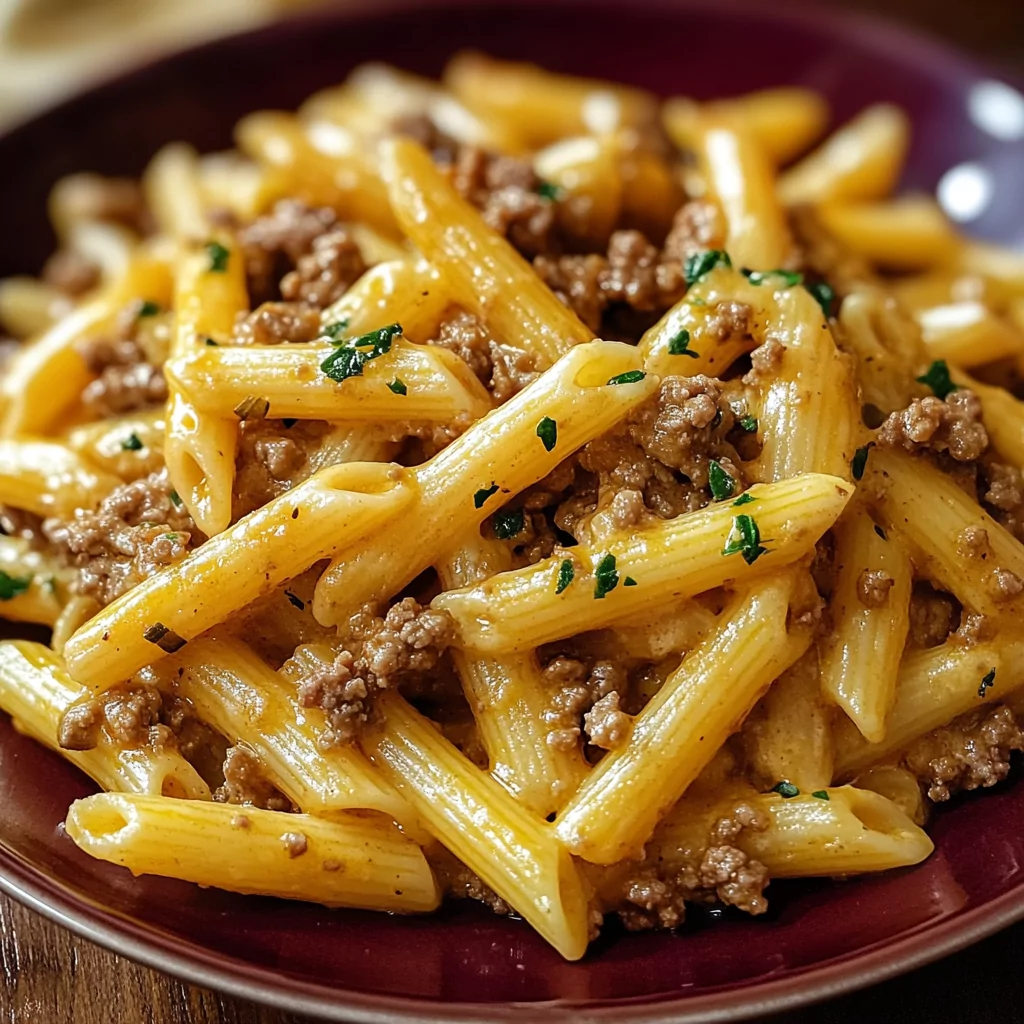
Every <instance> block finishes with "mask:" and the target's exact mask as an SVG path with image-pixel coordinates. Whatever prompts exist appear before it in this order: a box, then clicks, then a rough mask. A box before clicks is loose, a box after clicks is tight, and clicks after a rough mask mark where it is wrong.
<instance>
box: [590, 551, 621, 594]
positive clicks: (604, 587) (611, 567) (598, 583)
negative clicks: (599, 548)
mask: <svg viewBox="0 0 1024 1024" xmlns="http://www.w3.org/2000/svg"><path fill="white" fill-rule="evenodd" d="M618 585H619V574H618V573H617V572H616V571H615V556H614V555H605V556H604V558H602V559H601V561H600V562H598V563H597V571H596V572H595V573H594V597H595V598H596V599H597V600H600V599H601V598H603V597H604V596H605V595H606V594H610V593H611V592H612V591H613V590H614V589H615V588H616V587H617V586H618Z"/></svg>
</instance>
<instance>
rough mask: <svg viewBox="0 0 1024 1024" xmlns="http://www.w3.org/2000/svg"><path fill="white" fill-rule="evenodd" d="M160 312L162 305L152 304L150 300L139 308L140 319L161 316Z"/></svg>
mask: <svg viewBox="0 0 1024 1024" xmlns="http://www.w3.org/2000/svg"><path fill="white" fill-rule="evenodd" d="M160 312H161V310H160V303H158V302H151V301H150V300H149V299H146V300H145V302H143V303H142V305H141V306H139V316H140V317H143V316H159V315H160Z"/></svg>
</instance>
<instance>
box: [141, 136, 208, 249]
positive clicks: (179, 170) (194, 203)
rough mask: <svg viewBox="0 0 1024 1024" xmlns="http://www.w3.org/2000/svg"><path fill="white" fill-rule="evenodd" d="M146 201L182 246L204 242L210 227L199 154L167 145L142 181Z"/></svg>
mask: <svg viewBox="0 0 1024 1024" xmlns="http://www.w3.org/2000/svg"><path fill="white" fill-rule="evenodd" d="M143 188H144V189H145V192H146V201H147V203H148V205H149V208H150V210H152V212H153V216H154V217H155V218H156V222H157V225H158V226H159V228H160V230H161V231H163V232H164V233H165V234H167V235H170V236H171V238H173V239H175V240H176V241H177V242H179V243H182V244H188V243H194V242H201V241H203V240H204V239H205V238H206V236H207V235H208V234H209V231H210V225H209V223H208V222H207V219H206V212H205V210H204V208H203V194H202V187H201V185H200V181H199V155H198V154H197V153H196V151H195V150H194V149H193V148H192V147H191V146H188V145H186V144H185V143H181V142H175V143H171V144H170V145H169V146H164V148H163V149H161V150H160V152H159V153H157V155H156V156H155V157H153V160H152V161H151V163H150V165H149V167H148V168H147V170H146V175H145V177H144V178H143Z"/></svg>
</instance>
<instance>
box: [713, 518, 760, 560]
mask: <svg viewBox="0 0 1024 1024" xmlns="http://www.w3.org/2000/svg"><path fill="white" fill-rule="evenodd" d="M767 551H768V549H767V548H765V547H762V546H761V531H760V530H759V529H758V528H757V523H756V522H754V518H753V516H748V515H738V516H736V517H735V519H733V521H732V530H731V531H730V533H729V536H728V538H726V544H725V547H724V548H723V549H722V554H723V555H735V554H741V555H742V556H743V561H744V562H746V563H747V565H753V564H754V563H755V562H756V561H757V560H758V559H759V558H760V557H761V556H762V555H763V554H765V553H766V552H767Z"/></svg>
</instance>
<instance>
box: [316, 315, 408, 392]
mask: <svg viewBox="0 0 1024 1024" xmlns="http://www.w3.org/2000/svg"><path fill="white" fill-rule="evenodd" d="M332 326H337V325H332ZM328 330H331V328H328ZM401 333H402V325H401V324H389V325H388V326H387V327H382V328H381V329H380V330H379V331H370V333H369V334H363V335H360V336H359V337H358V338H346V339H345V340H344V341H343V342H339V343H338V349H337V350H336V351H334V352H332V353H331V354H330V355H329V356H328V357H327V358H326V359H325V360H324V361H323V362H322V363H321V364H320V369H321V370H323V372H324V373H326V374H327V376H328V377H330V378H331V380H334V381H337V382H338V383H339V384H340V383H341V382H342V381H346V380H348V378H349V377H361V376H362V375H363V367H364V366H365V365H366V364H367V363H368V362H369V361H370V360H371V359H377V358H379V357H380V356H382V355H384V354H385V353H387V352H390V351H391V342H392V341H394V339H395V337H396V336H397V335H400V334H401Z"/></svg>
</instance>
